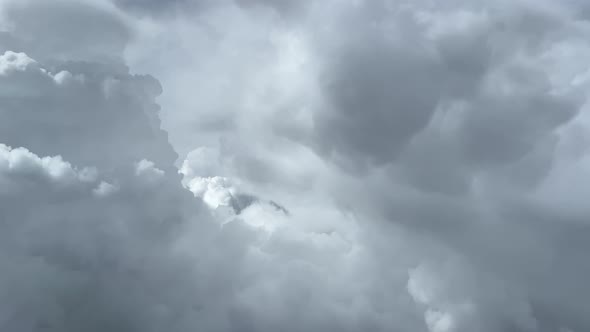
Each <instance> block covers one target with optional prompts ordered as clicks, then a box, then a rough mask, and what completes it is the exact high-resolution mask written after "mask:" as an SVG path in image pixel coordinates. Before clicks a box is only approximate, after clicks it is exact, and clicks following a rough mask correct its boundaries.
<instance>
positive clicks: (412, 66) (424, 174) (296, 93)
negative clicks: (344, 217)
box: [129, 1, 590, 331]
mask: <svg viewBox="0 0 590 332" xmlns="http://www.w3.org/2000/svg"><path fill="white" fill-rule="evenodd" d="M257 3H258V4H262V2H257ZM267 5H268V6H270V7H277V6H279V7H280V2H267ZM581 7H583V5H582V4H581V3H580V2H576V1H566V2H559V3H556V2H549V1H541V2H535V3H534V4H533V3H532V2H529V1H516V2H506V1H492V2H485V3H484V2H480V1H478V2H467V1H452V2H448V3H444V4H443V3H440V4H439V3H436V4H435V3H432V2H429V1H412V2H409V1H325V2H322V3H316V2H306V3H304V4H302V5H301V7H300V8H299V11H298V12H297V13H296V15H292V16H290V17H289V19H288V20H286V19H285V17H284V16H281V15H279V16H276V15H269V14H268V12H266V11H264V10H261V7H260V6H241V7H240V6H238V7H236V6H235V5H233V4H230V3H224V4H223V5H220V6H219V7H217V8H215V10H212V11H209V12H206V13H204V12H201V13H199V14H198V15H197V14H195V15H196V16H195V17H199V20H200V22H201V23H202V22H206V24H200V23H199V24H193V23H192V22H191V20H189V19H186V18H184V17H183V16H182V15H181V16H179V17H176V18H175V19H174V20H165V19H163V20H161V21H154V22H155V23H154V24H155V25H156V26H157V27H158V29H161V30H159V31H160V33H162V34H169V35H174V36H175V40H174V45H177V46H176V47H173V48H170V49H167V50H165V51H163V52H164V53H163V54H166V56H171V57H174V58H175V59H178V60H179V62H181V63H182V65H181V66H180V67H178V68H182V69H178V70H175V69H174V67H175V66H165V67H164V68H161V69H158V67H157V66H158V65H157V64H155V63H153V62H150V61H149V59H146V58H145V57H142V56H141V52H140V50H142V49H145V47H146V46H145V45H152V44H153V43H154V42H157V40H154V39H150V38H149V37H146V39H145V40H143V41H140V42H139V43H138V44H134V46H133V47H136V49H135V51H133V52H131V54H132V56H130V57H129V61H131V62H132V63H136V64H138V65H141V66H145V67H144V68H146V70H148V68H151V69H152V70H154V73H155V74H156V75H157V76H159V77H161V79H162V82H163V85H164V86H170V87H172V91H169V92H164V95H163V98H162V104H163V105H164V108H163V109H164V111H163V114H162V117H163V123H164V126H165V127H166V128H169V130H170V132H171V136H170V138H171V142H172V144H173V145H174V146H175V147H176V148H177V149H178V151H180V155H181V156H182V155H185V154H187V153H188V152H189V151H191V150H192V149H195V148H196V149H197V150H195V151H203V150H202V149H212V151H215V153H214V154H215V156H214V157H213V156H212V157H210V158H211V159H214V160H219V162H216V163H214V164H215V165H216V166H211V167H209V166H207V167H205V166H203V167H201V166H198V167H195V170H196V171H195V174H193V175H194V176H197V177H199V176H201V177H214V176H222V177H224V178H228V179H230V180H231V181H235V182H240V184H241V185H242V186H244V188H247V192H251V193H255V194H256V195H261V194H264V195H266V197H272V199H274V200H277V201H278V202H280V203H281V204H283V205H285V206H286V207H288V208H289V209H290V210H291V209H294V210H295V211H297V210H300V209H303V210H304V209H305V207H309V206H313V204H318V203H317V202H321V204H323V205H324V206H326V207H327V206H330V208H333V209H338V210H340V209H341V210H344V211H349V212H351V213H354V215H355V216H357V217H358V218H359V221H360V224H361V225H362V228H363V229H364V230H365V231H367V232H369V233H370V234H369V235H367V238H368V240H367V243H370V245H369V246H370V247H372V248H380V249H382V250H383V251H384V252H388V251H391V250H392V249H390V248H388V246H387V245H383V247H379V245H378V244H377V242H378V241H377V240H375V239H377V238H379V235H381V234H382V233H386V234H387V235H383V237H385V238H387V236H394V235H393V234H392V233H395V232H401V230H399V228H402V229H403V231H404V232H409V233H410V234H412V237H410V238H411V240H408V241H407V242H406V244H407V246H408V247H407V250H408V251H410V252H411V254H408V255H409V256H411V258H408V260H409V261H411V263H409V265H413V266H422V264H426V265H427V266H429V267H428V269H430V270H429V272H425V273H428V274H432V275H434V276H438V275H445V274H446V273H447V272H445V271H444V267H443V266H442V265H439V264H431V263H429V262H431V261H436V260H441V261H444V262H447V261H449V262H454V261H455V259H457V257H460V261H461V263H460V264H456V263H449V264H451V265H452V266H453V267H454V268H455V269H457V272H456V273H457V274H455V273H449V276H448V278H449V281H448V282H446V281H444V282H437V281H434V283H436V284H438V286H437V287H441V288H442V289H443V290H442V291H441V293H440V295H437V296H440V298H439V299H436V300H432V301H433V302H432V303H426V304H424V303H422V302H420V301H418V302H420V303H422V305H426V306H427V308H426V309H425V310H422V311H421V313H420V316H421V317H420V318H419V320H420V321H421V324H423V326H422V327H420V328H422V329H423V330H424V329H427V328H430V329H431V330H437V329H438V330H445V329H446V330H454V331H468V330H473V329H476V330H484V331H485V330H491V331H497V330H506V331H526V330H533V331H535V330H536V331H557V330H559V329H560V328H561V327H563V326H567V327H569V328H572V329H573V330H576V331H577V330H583V329H585V328H586V329H587V327H588V326H589V324H590V323H589V322H588V321H587V319H585V318H584V314H583V309H582V308H584V304H583V303H584V299H585V298H587V296H588V294H586V293H585V292H583V289H585V287H584V286H583V284H584V282H583V281H582V277H581V276H587V275H588V274H589V273H590V270H589V269H588V267H587V266H586V264H585V263H584V262H583V260H582V259H580V257H581V256H580V255H582V253H583V252H584V251H585V249H584V248H585V246H584V245H583V244H582V243H583V242H584V240H583V239H586V238H587V237H588V234H587V225H586V223H585V222H584V221H583V220H584V218H585V217H586V216H587V211H586V209H585V208H584V205H583V204H582V200H583V197H585V196H584V195H585V194H584V190H583V189H577V188H578V187H580V186H579V185H575V184H576V183H580V181H582V182H583V181H585V180H586V179H587V176H586V175H585V171H583V169H584V166H583V165H585V159H586V158H585V155H586V152H587V151H586V149H585V147H584V145H585V144H584V142H585V141H586V134H585V133H586V132H587V130H588V121H587V105H586V100H587V94H586V84H587V81H586V80H585V78H584V77H586V76H585V73H586V72H587V70H588V68H587V65H586V63H585V61H584V60H582V59H584V58H585V57H586V56H587V54H588V51H589V49H588V47H587V45H586V43H585V42H584V40H585V38H587V31H588V30H587V28H588V26H587V22H586V21H585V20H584V18H583V15H581V14H580V13H581V12H582V9H583V8H581ZM237 8H239V9H237ZM189 16H190V15H189ZM230 21H231V22H232V23H231V24H227V22H230ZM156 30H157V29H156ZM187 36H190V38H189V37H187ZM156 38H157V37H156ZM133 47H132V48H133ZM202 50H207V51H206V52H203V51H202ZM236 50H239V53H238V52H237V51H236ZM150 64H151V65H150ZM187 68H190V70H187ZM187 72H188V73H187ZM199 97H201V98H199ZM172 109H174V111H171V110H172ZM167 110H170V111H167ZM195 142H199V143H197V144H195ZM203 147H206V148H203ZM195 154H200V152H198V153H197V152H195V153H191V154H189V155H188V160H189V161H190V160H192V159H191V158H193V157H194V155H195ZM580 188H581V187H580ZM314 200H315V201H314ZM312 219H316V220H317V219H318V218H317V217H312ZM389 224H392V225H394V226H392V227H393V229H395V231H392V230H390V231H386V229H388V228H387V227H388V226H385V225H389ZM369 229H370V231H369ZM413 236H418V239H416V238H414V237H413ZM425 242H426V243H425ZM410 248H411V249H410ZM439 252H443V253H444V254H439ZM375 257H376V258H375V259H377V260H380V261H383V262H384V261H387V258H386V257H387V256H386V255H385V254H383V253H382V252H379V251H378V250H376V251H375ZM433 257H434V258H433ZM396 259H397V260H400V258H397V257H396ZM388 262H390V261H388ZM395 262H397V261H395ZM395 262H392V263H391V264H392V265H393V266H396V267H397V268H398V270H399V271H405V269H406V267H405V265H404V264H402V263H400V264H399V265H398V264H396V263H395ZM386 278H387V277H384V278H383V279H382V280H387V279H386ZM411 278H412V277H410V279H411ZM455 283H459V284H460V285H464V284H467V283H474V284H477V283H479V285H478V286H477V287H475V286H474V287H472V288H469V289H467V290H462V289H457V288H456V287H454V286H453V285H454V284H455ZM506 289H508V292H510V293H513V294H514V296H506V297H505V298H500V297H495V293H496V292H505V290H506ZM467 300H469V301H471V302H472V303H471V307H470V308H471V309H469V310H467V309H465V310H467V311H463V310H464V309H461V308H459V307H461V306H460V305H459V304H457V303H461V302H462V301H467ZM390 303H391V302H390ZM410 307H411V306H410ZM424 312H427V313H428V314H427V316H428V317H424V315H423V313H424ZM401 325H402V324H401V323H400V324H394V325H392V326H395V327H397V328H399V329H402V330H403V329H404V327H401ZM406 326H408V325H406ZM420 328H417V329H420Z"/></svg>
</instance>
